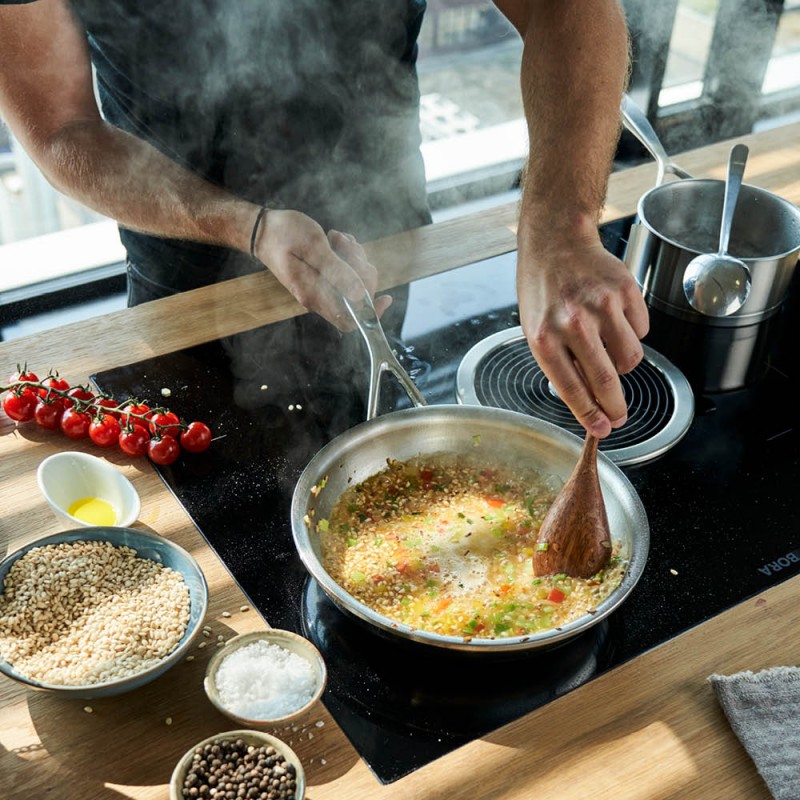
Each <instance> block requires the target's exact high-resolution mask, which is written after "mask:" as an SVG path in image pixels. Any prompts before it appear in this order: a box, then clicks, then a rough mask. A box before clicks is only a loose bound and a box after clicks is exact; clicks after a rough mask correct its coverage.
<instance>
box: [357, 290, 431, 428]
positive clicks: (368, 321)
mask: <svg viewBox="0 0 800 800" xmlns="http://www.w3.org/2000/svg"><path fill="white" fill-rule="evenodd" d="M342 300H343V302H344V304H345V307H346V308H347V310H348V311H349V312H350V316H351V317H352V318H353V321H354V322H355V323H356V326H357V327H358V330H359V331H361V335H362V336H363V337H364V341H365V342H366V344H367V350H368V351H369V398H368V400H367V419H368V420H370V419H373V418H374V417H376V416H377V415H378V394H379V392H380V383H381V380H380V379H381V375H382V374H383V373H384V372H386V371H387V370H388V371H389V372H391V373H393V374H394V376H395V377H396V378H397V380H398V381H399V382H400V385H401V386H402V387H403V389H405V391H406V394H407V395H408V397H409V399H410V400H411V402H412V403H413V404H414V405H415V406H425V405H427V402H426V401H425V398H424V397H423V396H422V395H421V394H420V391H419V389H417V387H416V384H415V383H414V381H412V380H411V378H410V377H409V375H408V373H407V372H406V371H405V370H404V369H403V367H402V366H401V364H400V362H399V361H398V360H397V356H395V354H394V352H393V351H392V348H391V346H390V345H389V342H388V341H387V340H386V335H385V334H384V332H383V326H382V325H381V321H380V319H379V318H378V314H377V312H376V311H375V306H374V305H373V303H372V298H371V297H370V295H369V292H368V291H367V290H366V289H365V290H364V296H363V298H361V300H358V301H356V302H353V301H350V300H348V299H347V298H346V297H343V298H342Z"/></svg>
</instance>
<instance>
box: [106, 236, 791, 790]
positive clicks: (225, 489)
mask: <svg viewBox="0 0 800 800" xmlns="http://www.w3.org/2000/svg"><path fill="white" fill-rule="evenodd" d="M629 224H630V220H623V221H620V222H618V223H615V224H612V225H609V226H606V227H605V228H604V237H605V240H606V244H607V246H608V247H609V249H611V250H613V251H614V252H617V253H619V252H620V250H621V248H622V247H623V246H624V241H623V240H624V236H625V233H626V231H627V228H628V226H629ZM514 260H515V256H514V254H513V253H509V254H507V255H505V256H499V257H497V258H494V259H490V260H487V261H484V262H480V263H476V264H472V265H468V266H466V267H463V268H460V269H456V270H452V271H450V272H447V273H445V274H443V275H439V276H433V277H431V278H425V279H422V280H419V281H415V282H413V283H412V284H410V285H409V286H408V287H404V288H403V289H402V290H399V291H397V292H395V293H394V294H395V295H396V302H395V304H394V306H393V311H392V315H391V318H390V319H387V320H386V327H387V329H388V334H389V336H390V338H394V340H395V343H396V346H397V349H398V352H399V354H400V356H401V360H402V361H403V362H404V364H405V366H406V368H407V369H408V371H409V372H410V373H411V374H412V375H413V376H414V377H415V379H416V381H417V384H418V386H419V388H420V389H421V391H422V393H423V394H424V395H425V397H426V398H427V399H428V401H429V402H431V403H446V402H454V401H455V374H456V370H457V368H458V364H459V362H460V360H461V358H462V356H463V355H464V354H465V353H466V352H467V351H468V350H469V348H470V347H472V346H473V345H474V344H475V343H476V342H478V341H480V340H481V339H483V338H484V337H486V336H488V335H489V334H492V333H495V332H496V331H499V330H502V329H504V328H509V327H514V326H516V325H518V324H519V320H518V316H517V311H516V305H515V294H514ZM796 285H797V281H795V282H794V284H793V287H792V294H791V296H790V299H789V300H788V301H787V303H786V304H785V307H784V309H783V311H782V312H781V313H780V314H779V315H778V317H777V318H775V319H773V321H772V322H771V324H770V326H769V329H768V333H767V329H766V327H765V334H764V335H765V336H766V337H767V339H768V341H767V342H766V344H765V345H764V346H763V347H762V348H760V349H759V350H758V351H757V353H756V355H754V358H757V359H758V363H756V364H753V365H751V369H749V370H748V383H747V384H746V385H743V386H742V388H739V389H737V390H735V391H727V392H717V393H708V394H703V393H702V391H700V390H698V391H697V392H696V416H695V419H694V421H693V423H692V426H691V428H690V430H689V432H688V433H687V434H686V436H685V437H684V438H683V439H682V440H681V441H680V442H679V443H678V444H677V445H676V446H675V447H674V448H673V449H671V450H670V451H668V452H667V453H666V454H665V455H663V456H661V457H660V458H658V459H657V460H655V461H652V462H649V463H646V464H642V465H639V466H633V467H626V468H624V471H625V472H626V474H627V475H628V477H629V478H630V480H631V481H632V483H633V485H634V487H635V488H636V490H637V492H638V493H639V495H640V497H641V499H642V502H643V503H644V507H645V509H646V511H647V514H648V517H649V521H650V527H651V551H650V556H649V558H648V562H647V565H646V568H645V570H644V574H643V576H642V578H641V580H640V582H639V584H638V585H637V587H636V588H635V589H634V591H633V592H632V593H631V595H630V596H629V597H628V599H627V600H626V601H625V603H624V604H623V605H622V606H621V607H620V608H619V609H618V610H617V611H616V612H614V613H613V614H612V615H611V616H610V618H608V619H607V620H605V621H604V622H602V623H600V624H598V625H596V626H594V628H592V629H590V630H589V631H587V632H585V633H584V634H582V635H581V636H578V637H575V638H573V639H571V640H569V641H567V642H566V643H564V644H562V645H561V646H559V647H556V648H554V649H552V650H549V651H547V652H544V653H533V654H527V655H517V656H513V657H508V656H506V657H503V658H500V657H497V656H492V657H488V658H487V657H485V656H483V655H480V656H476V655H475V654H457V653H451V652H440V651H438V650H436V651H434V652H432V648H427V647H425V646H422V645H419V644H416V643H413V642H407V641H402V642H401V641H399V640H391V639H388V638H385V637H384V636H382V635H378V634H376V633H374V632H373V631H372V630H370V629H367V628H366V627H365V626H364V625H363V623H359V622H356V621H354V620H353V619H351V618H349V617H347V616H345V615H344V614H343V613H342V612H341V611H340V610H339V609H338V608H336V607H335V606H333V605H332V604H331V602H330V601H329V600H328V599H327V598H326V596H325V595H324V593H323V592H322V591H321V590H320V588H319V587H318V586H317V584H316V583H315V582H314V581H313V580H312V579H310V578H309V577H308V575H307V573H306V572H305V570H304V568H303V566H302V564H301V563H300V560H299V558H298V557H297V555H296V553H295V549H294V546H293V542H292V535H291V526H290V503H291V497H292V491H293V489H294V485H295V482H296V481H297V479H298V477H299V476H300V473H301V472H302V470H303V468H304V466H305V465H306V464H307V463H308V461H309V460H310V459H311V457H312V456H313V455H314V453H316V452H317V451H318V450H319V449H320V448H321V447H322V446H323V445H324V444H326V443H327V442H328V441H330V440H331V439H333V438H334V437H335V436H337V435H338V434H339V433H342V432H343V431H345V430H347V429H348V428H349V427H351V426H353V425H355V424H357V423H358V422H361V421H362V420H363V419H364V414H365V400H366V388H367V383H366V374H367V356H366V352H365V351H364V348H363V345H362V343H361V341H360V339H359V338H358V334H357V333H352V334H347V335H341V334H339V333H338V332H337V331H335V330H334V329H333V328H331V327H330V326H329V325H327V324H326V323H324V322H323V321H321V320H320V319H319V318H316V317H314V316H309V315H306V316H303V317H299V318H296V319H291V320H286V321H283V322H279V323H276V324H273V325H268V326H265V327H262V328H258V329H255V330H252V331H248V332H246V333H243V334H239V335H236V336H231V337H229V338H227V339H223V340H219V341H213V342H209V343H207V344H203V345H200V346H197V347H193V348H190V349H187V350H184V351H181V352H177V353H172V354H170V355H165V356H160V357H157V358H153V359H149V360H147V361H142V362H139V363H136V364H131V365H129V366H125V367H121V368H119V369H114V370H111V371H108V372H103V373H100V374H98V375H96V376H94V381H95V383H96V384H97V385H98V387H99V388H101V389H102V390H104V391H107V392H110V393H112V394H114V395H115V396H117V397H120V398H123V397H128V396H135V397H139V398H143V399H147V398H149V399H151V400H153V401H154V402H158V401H159V400H160V398H161V389H162V388H165V387H166V388H169V389H170V391H171V396H170V400H169V405H170V407H171V408H172V409H173V410H174V411H176V412H177V413H178V414H179V415H180V416H181V417H183V418H187V419H202V420H205V421H207V422H208V423H209V424H210V425H211V426H212V427H213V430H214V434H215V437H216V438H215V440H214V442H213V445H212V447H211V448H210V450H209V451H208V452H206V453H204V454H201V455H199V456H187V457H181V458H180V459H179V460H178V461H177V462H176V463H175V464H174V465H172V466H171V467H165V468H160V469H159V471H160V473H161V476H162V478H163V479H164V481H165V483H166V484H167V486H168V487H169V488H170V489H171V490H172V491H173V492H174V494H175V496H176V497H177V498H178V500H179V501H180V502H181V503H182V504H183V506H184V507H185V509H186V511H187V512H188V514H189V515H190V516H191V518H192V519H193V520H194V522H195V523H196V525H197V526H198V528H199V529H200V531H201V532H202V534H203V535H204V536H205V538H206V539H207V540H208V542H209V543H210V545H211V546H212V547H213V548H214V549H215V550H216V552H217V553H218V554H219V556H220V557H221V559H222V560H223V561H224V562H225V564H226V565H227V566H228V568H229V569H230V571H231V573H232V574H233V576H234V577H235V578H236V580H237V581H238V582H239V584H240V585H241V587H242V589H243V590H244V591H245V592H246V593H247V595H248V596H249V597H250V598H251V600H252V602H253V604H254V605H255V606H256V607H257V608H258V609H259V610H260V611H261V612H262V613H263V615H264V617H265V618H266V619H267V620H268V621H269V623H270V624H271V625H273V626H276V627H281V628H288V629H290V630H294V631H297V632H300V633H302V634H304V635H306V636H308V637H309V638H310V639H312V641H314V642H315V643H316V644H317V646H318V647H319V648H320V650H321V651H322V653H323V655H324V657H325V659H326V662H327V665H328V669H329V682H328V687H327V690H326V693H325V696H324V702H325V704H326V706H327V708H328V709H329V711H330V712H331V714H332V715H333V717H334V718H335V719H336V720H337V722H338V724H339V725H340V726H341V728H342V729H343V731H344V732H345V733H346V735H347V736H348V737H349V738H350V740H351V741H352V743H353V745H354V747H355V748H356V750H357V751H358V752H359V753H360V755H361V756H362V757H363V758H364V759H365V761H366V762H367V763H368V764H369V765H370V767H371V769H372V770H373V772H374V773H375V775H376V777H377V778H378V779H379V780H380V781H382V782H390V781H393V780H396V779H398V778H400V777H402V776H403V775H405V774H408V773H409V772H411V771H413V770H415V769H417V768H419V767H421V766H423V765H424V764H426V763H429V762H430V761H432V760H434V759H436V758H438V757H440V756H442V755H444V754H445V753H447V752H449V751H451V750H453V749H455V748H456V747H458V746H460V745H462V744H465V743H466V742H468V741H470V740H471V739H474V738H476V737H479V736H481V735H483V734H485V733H487V732H489V731H491V730H493V729H495V728H497V727H499V726H501V725H503V724H505V723H507V722H510V721H511V720H513V719H516V718H517V717H519V716H521V715H523V714H525V713H528V712H529V711H531V710H533V709H535V708H537V707H539V706H541V705H543V704H544V703H547V702H548V701H550V700H552V699H554V698H556V697H558V696H560V695H562V694H564V693H565V692H567V691H569V690H570V689H572V688H574V687H576V686H579V685H580V684H582V683H584V682H586V681H587V680H590V679H591V678H593V677H595V676H596V675H598V674H600V673H602V672H604V671H606V670H608V669H612V668H613V667H615V666H616V665H618V664H620V663H622V662H623V661H626V660H628V659H630V658H632V657H634V656H636V655H638V654H640V653H642V652H644V651H645V650H648V649H650V648H652V647H654V646H656V645H658V644H660V643H662V642H664V641H666V640H668V639H670V638H671V637H673V636H675V635H677V634H678V633H681V632H682V631H684V630H686V629H687V628H690V627H692V626H694V625H696V624H698V623H700V622H702V621H703V620H705V619H707V618H709V617H711V616H713V615H714V614H716V613H718V612H720V611H722V610H724V609H726V608H728V607H730V606H731V605H733V604H736V603H737V602H739V601H741V600H742V599H744V598H746V597H749V596H752V595H754V594H756V593H758V592H760V591H762V590H763V589H765V588H766V587H768V586H771V585H773V584H775V583H777V582H780V581H782V580H784V579H786V578H788V577H790V576H792V575H794V574H797V572H798V571H800V529H799V528H800V523H798V517H797V514H796V506H797V503H796V495H797V486H798V485H800V437H799V436H798V432H797V429H796V427H795V417H796V414H795V410H794V403H793V397H794V396H795V395H794V393H793V392H792V391H791V389H792V380H791V379H792V376H793V375H794V374H795V373H796V372H797V359H796V357H795V356H793V355H792V346H793V343H794V342H796V341H798V333H800V331H798V327H799V323H800V319H798V314H797V313H796V312H795V309H796V307H797V299H796V295H797V288H796ZM660 322H661V323H663V320H662V321H660ZM187 324H191V320H187ZM666 327H667V331H666V333H665V334H664V336H665V338H663V339H662V340H661V342H662V343H663V344H664V346H665V347H666V346H667V345H668V344H669V342H670V341H673V342H674V341H675V340H676V333H675V331H674V330H672V329H670V328H669V326H668V325H667V326H666ZM660 328H661V329H662V330H663V329H664V325H663V324H662V325H660ZM658 329H659V325H655V326H654V332H653V335H652V336H651V337H648V340H647V341H648V344H650V346H651V347H653V348H654V349H656V350H659V341H658V340H657V338H654V337H657V334H658ZM690 334H691V336H690V337H689V341H690V345H688V346H687V347H686V348H685V354H686V357H687V358H689V359H691V358H692V357H693V356H695V355H696V354H697V353H698V352H700V351H699V348H700V339H701V338H702V337H701V336H700V334H701V331H698V329H697V328H695V329H694V330H693V331H690ZM762 338H763V337H762ZM691 343H693V344H691ZM717 346H718V345H717ZM678 366H681V365H680V364H678ZM687 369H689V371H693V372H694V373H695V374H696V364H692V363H690V361H687ZM753 375H755V376H756V379H753V378H752V376H753ZM383 388H384V393H383V394H384V398H386V399H385V402H384V408H383V409H382V410H383V411H388V410H391V409H392V408H398V407H401V406H403V405H406V404H407V401H405V399H404V396H402V393H401V391H400V390H399V389H398V388H397V386H396V384H394V383H393V381H392V379H391V378H389V379H388V380H387V381H386V384H385V385H384V387H383ZM764 646H765V647H768V646H769V643H768V642H765V643H764Z"/></svg>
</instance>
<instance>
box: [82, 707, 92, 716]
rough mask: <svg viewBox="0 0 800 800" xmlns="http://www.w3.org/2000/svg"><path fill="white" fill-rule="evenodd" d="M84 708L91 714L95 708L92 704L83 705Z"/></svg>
mask: <svg viewBox="0 0 800 800" xmlns="http://www.w3.org/2000/svg"><path fill="white" fill-rule="evenodd" d="M83 710H84V711H85V712H86V713H87V714H91V713H92V712H93V711H94V709H93V708H92V707H91V706H84V707H83Z"/></svg>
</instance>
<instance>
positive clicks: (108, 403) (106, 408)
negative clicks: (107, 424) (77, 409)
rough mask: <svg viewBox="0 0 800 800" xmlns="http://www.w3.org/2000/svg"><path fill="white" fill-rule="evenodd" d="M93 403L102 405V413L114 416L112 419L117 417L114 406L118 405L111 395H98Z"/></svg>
mask: <svg viewBox="0 0 800 800" xmlns="http://www.w3.org/2000/svg"><path fill="white" fill-rule="evenodd" d="M94 404H95V405H96V406H102V407H103V413H104V414H106V415H107V416H110V417H114V419H119V416H120V415H119V414H118V413H117V412H116V408H117V407H118V406H119V403H118V402H117V401H116V400H115V399H114V398H113V397H102V396H101V397H98V398H97V399H96V400H95V401H94Z"/></svg>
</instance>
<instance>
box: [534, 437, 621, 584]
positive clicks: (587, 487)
mask: <svg viewBox="0 0 800 800" xmlns="http://www.w3.org/2000/svg"><path fill="white" fill-rule="evenodd" d="M597 445H598V440H597V439H596V438H595V437H594V436H591V435H589V434H588V433H587V434H586V439H585V441H584V443H583V450H582V451H581V456H580V458H579V460H578V463H577V464H576V465H575V469H573V471H572V474H571V475H570V476H569V478H568V479H567V482H566V483H565V484H564V486H563V487H562V489H561V491H560V492H559V493H558V495H557V496H556V499H555V500H554V501H553V505H552V506H550V510H549V511H548V512H547V516H546V517H545V518H544V522H543V523H542V527H541V528H540V529H539V537H538V539H537V544H536V549H535V550H534V555H533V571H534V574H536V575H555V574H558V573H560V572H563V573H564V574H566V575H571V576H572V577H575V578H591V576H592V575H595V574H596V573H597V572H598V571H599V570H601V569H603V567H605V566H607V565H608V562H609V560H610V559H611V532H610V530H609V528H608V516H607V514H606V506H605V502H604V501H603V494H602V492H601V491H600V479H599V478H598V476H597Z"/></svg>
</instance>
